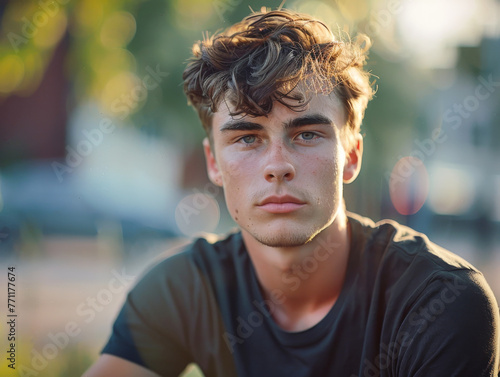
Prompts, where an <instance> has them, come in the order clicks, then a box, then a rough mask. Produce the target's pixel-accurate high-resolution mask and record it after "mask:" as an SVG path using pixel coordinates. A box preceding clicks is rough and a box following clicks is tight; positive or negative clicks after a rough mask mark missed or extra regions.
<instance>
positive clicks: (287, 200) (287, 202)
mask: <svg viewBox="0 0 500 377" xmlns="http://www.w3.org/2000/svg"><path fill="white" fill-rule="evenodd" d="M305 205H306V203H305V202H304V201H302V200H300V199H298V198H296V197H294V196H291V195H282V196H277V195H272V196H268V197H266V198H265V199H264V200H262V201H261V202H259V203H258V204H257V207H258V208H260V209H262V210H264V211H266V212H269V213H290V212H293V211H296V210H298V209H300V208H302V207H303V206H305Z"/></svg>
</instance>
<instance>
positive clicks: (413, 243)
mask: <svg viewBox="0 0 500 377" xmlns="http://www.w3.org/2000/svg"><path fill="white" fill-rule="evenodd" d="M348 216H349V220H350V221H351V224H352V226H353V227H354V228H357V230H356V231H354V233H355V234H356V235H357V236H358V237H359V238H360V239H359V240H357V242H358V246H359V247H360V248H362V253H363V255H364V256H365V257H369V256H372V257H374V258H377V259H378V260H379V261H380V262H381V263H388V262H390V263H397V261H399V262H400V263H402V264H405V265H408V267H416V268H423V267H424V266H426V267H427V269H429V270H436V271H438V270H442V271H455V270H470V271H475V272H478V271H477V269H476V268H475V267H474V266H473V265H472V264H471V263H469V262H468V261H466V260H465V259H463V258H462V257H460V256H459V255H457V254H455V253H453V252H451V251H449V250H447V249H445V248H444V247H441V246H439V245H437V244H435V243H434V242H432V241H430V240H429V238H428V237H427V236H426V235H425V234H423V233H420V232H418V231H416V230H414V229H412V228H410V227H408V226H405V225H402V224H399V223H398V222H396V221H394V220H388V219H386V220H381V221H378V222H374V221H372V220H371V219H369V218H366V217H363V216H360V215H357V214H354V213H349V214H348Z"/></svg>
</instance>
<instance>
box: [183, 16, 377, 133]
mask: <svg viewBox="0 0 500 377" xmlns="http://www.w3.org/2000/svg"><path fill="white" fill-rule="evenodd" d="M369 47H370V41H369V39H368V37H366V36H358V37H357V38H356V40H355V41H352V40H350V39H349V40H347V41H337V40H336V39H335V37H334V36H333V34H332V32H331V30H330V29H329V28H328V26H326V25H325V24H324V23H323V22H321V21H319V20H316V19H314V18H312V17H311V16H309V15H306V14H301V13H296V12H293V11H290V10H286V9H281V10H275V11H269V12H257V13H253V14H251V15H249V16H247V17H245V18H244V19H243V20H242V21H241V22H239V23H236V24H235V25H233V26H231V27H230V28H228V29H227V30H225V31H223V32H220V33H216V34H215V35H213V36H212V37H210V38H208V37H207V38H206V39H205V40H203V41H198V42H197V43H195V44H194V46H193V56H192V57H191V59H190V60H189V62H188V64H187V67H186V69H185V71H184V74H183V79H184V91H185V93H186V96H187V97H188V100H189V102H190V103H191V105H192V106H193V107H194V108H195V109H196V110H197V112H198V115H199V117H200V120H201V123H202V125H203V127H204V128H205V130H206V132H207V134H208V135H211V127H212V126H211V124H212V117H213V113H214V112H216V111H217V109H218V106H219V105H220V104H221V102H222V101H224V100H228V101H229V102H230V103H231V104H232V105H233V106H234V109H235V110H234V111H233V112H232V113H231V115H232V116H235V115H240V114H248V115H250V116H265V115H268V114H269V113H270V112H271V111H272V107H273V103H274V101H277V102H279V103H281V104H283V105H285V106H287V107H288V108H290V109H293V110H295V111H300V110H301V109H303V108H304V106H305V105H306V104H307V103H308V101H309V100H310V97H309V94H310V93H318V92H320V93H323V94H327V93H331V92H334V93H335V94H336V95H337V96H338V98H339V99H340V100H341V103H342V104H343V106H344V109H345V113H346V118H347V119H346V121H347V127H346V128H348V129H349V130H351V131H352V132H351V133H350V134H351V135H354V134H355V133H357V132H359V129H360V126H361V121H362V119H363V116H364V112H365V109H366V106H367V104H368V101H369V100H370V99H371V97H372V96H373V89H372V86H371V84H370V81H369V77H370V74H369V73H368V72H366V71H365V70H364V69H363V66H364V65H365V62H366V57H367V51H368V49H369ZM299 84H301V85H299ZM302 84H305V85H302ZM297 101H298V102H297Z"/></svg>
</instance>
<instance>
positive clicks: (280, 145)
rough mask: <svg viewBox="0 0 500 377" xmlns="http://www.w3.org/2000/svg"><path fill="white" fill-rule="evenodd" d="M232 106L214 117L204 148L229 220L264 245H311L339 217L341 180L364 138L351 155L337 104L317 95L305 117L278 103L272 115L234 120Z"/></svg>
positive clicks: (351, 171) (349, 175)
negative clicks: (309, 243) (231, 113)
mask: <svg viewBox="0 0 500 377" xmlns="http://www.w3.org/2000/svg"><path fill="white" fill-rule="evenodd" d="M228 106H231V105H230V104H229V103H225V102H223V103H221V105H220V106H219V109H218V111H217V112H216V113H215V114H214V116H213V124H212V133H213V134H212V136H213V144H212V146H210V144H209V143H208V140H205V141H204V146H205V154H206V158H207V167H208V173H209V177H210V179H211V180H212V182H214V183H215V184H217V185H219V186H223V187H224V194H225V198H226V203H227V207H228V209H229V212H230V214H231V216H232V217H233V219H234V220H235V221H236V223H237V224H238V225H239V226H240V227H241V229H242V230H243V231H246V232H248V233H249V234H250V235H252V236H253V237H254V238H255V239H256V240H257V241H259V242H261V243H262V244H265V245H268V246H273V247H287V246H288V247H290V246H300V245H303V244H305V243H307V242H309V241H310V240H312V239H313V238H314V236H316V235H317V234H318V233H319V232H321V231H322V230H323V229H325V228H326V227H328V226H329V225H331V224H332V223H333V221H334V220H335V217H336V213H337V211H338V209H339V206H340V204H341V202H342V184H343V181H344V180H345V181H351V180H353V179H354V178H355V176H356V175H357V172H358V169H359V165H360V160H361V148H362V147H361V141H362V140H361V139H360V138H358V139H357V142H358V144H357V146H354V149H353V150H351V151H347V152H346V151H345V149H344V146H343V143H342V140H341V136H340V134H341V128H342V127H343V126H344V124H345V114H344V110H343V107H342V105H341V103H340V101H339V100H338V98H337V97H336V96H335V95H334V94H331V95H323V94H318V95H315V96H314V97H313V98H312V100H311V102H310V103H309V104H308V106H307V107H306V109H305V111H302V112H297V111H293V110H290V109H288V108H287V107H286V106H283V105H281V104H280V103H275V104H274V106H273V111H272V112H271V114H269V116H267V117H251V116H247V115H244V116H235V117H232V116H230V115H229V110H230V109H229V108H228ZM231 110H232V109H231ZM212 148H213V150H212Z"/></svg>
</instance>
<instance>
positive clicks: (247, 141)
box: [241, 136, 255, 144]
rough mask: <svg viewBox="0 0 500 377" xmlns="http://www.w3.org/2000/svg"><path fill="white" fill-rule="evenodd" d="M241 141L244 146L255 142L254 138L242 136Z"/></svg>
mask: <svg viewBox="0 0 500 377" xmlns="http://www.w3.org/2000/svg"><path fill="white" fill-rule="evenodd" d="M241 140H243V142H244V143H246V144H252V143H253V142H255V136H243V137H242V138H241Z"/></svg>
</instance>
